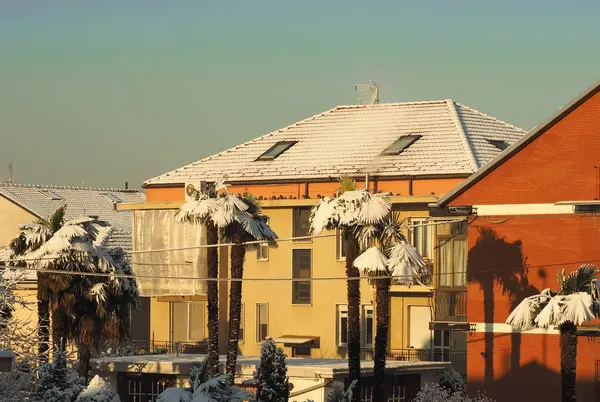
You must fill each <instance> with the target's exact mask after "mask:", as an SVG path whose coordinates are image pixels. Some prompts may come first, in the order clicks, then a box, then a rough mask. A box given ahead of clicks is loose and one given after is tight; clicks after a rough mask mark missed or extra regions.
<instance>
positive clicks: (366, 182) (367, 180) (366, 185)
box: [365, 173, 369, 193]
mask: <svg viewBox="0 0 600 402" xmlns="http://www.w3.org/2000/svg"><path fill="white" fill-rule="evenodd" d="M365 189H366V190H367V193H368V192H369V174H368V173H366V174H365Z"/></svg>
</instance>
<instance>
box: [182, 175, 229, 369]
mask: <svg viewBox="0 0 600 402" xmlns="http://www.w3.org/2000/svg"><path fill="white" fill-rule="evenodd" d="M224 188H225V187H224V181H223V180H219V181H217V182H215V183H209V184H207V186H206V189H205V190H201V189H197V191H196V193H195V194H194V196H193V197H191V198H190V200H189V201H187V202H186V203H185V204H183V206H182V207H181V209H180V210H179V211H177V215H176V218H177V220H178V221H179V222H192V223H197V224H201V225H204V226H205V227H206V244H207V245H213V246H214V245H216V244H218V242H219V229H218V228H217V225H216V224H215V223H214V222H213V219H212V217H213V214H215V213H216V211H217V207H218V206H219V205H220V203H219V200H218V196H219V191H222V190H224ZM206 267H207V277H208V278H210V279H213V280H210V281H208V284H207V288H208V292H207V310H208V366H207V370H208V374H209V375H210V376H215V375H217V374H219V283H218V282H217V279H218V277H219V252H218V250H217V247H209V248H208V249H207V251H206Z"/></svg>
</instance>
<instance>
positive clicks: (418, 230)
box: [411, 220, 434, 259]
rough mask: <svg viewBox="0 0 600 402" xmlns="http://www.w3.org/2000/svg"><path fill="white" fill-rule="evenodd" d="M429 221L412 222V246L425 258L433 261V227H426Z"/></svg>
mask: <svg viewBox="0 0 600 402" xmlns="http://www.w3.org/2000/svg"><path fill="white" fill-rule="evenodd" d="M427 223H428V221H426V220H422V221H419V220H415V221H411V224H413V225H414V226H413V227H412V244H413V246H414V247H415V248H416V249H417V251H418V252H419V254H421V256H422V257H423V258H429V259H433V258H432V257H433V228H434V227H433V226H426V224H427Z"/></svg>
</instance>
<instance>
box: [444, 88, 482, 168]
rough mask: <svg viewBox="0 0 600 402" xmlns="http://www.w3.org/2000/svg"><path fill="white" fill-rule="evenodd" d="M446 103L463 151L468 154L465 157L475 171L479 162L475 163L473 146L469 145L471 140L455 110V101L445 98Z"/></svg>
mask: <svg viewBox="0 0 600 402" xmlns="http://www.w3.org/2000/svg"><path fill="white" fill-rule="evenodd" d="M446 104H447V105H448V111H449V113H450V114H451V115H452V120H454V124H455V125H456V130H457V131H458V133H459V135H460V139H461V140H462V144H463V147H464V148H465V152H466V154H467V155H468V156H467V158H468V159H469V163H470V164H471V168H473V172H476V171H477V169H479V164H478V163H477V159H476V158H475V152H473V147H472V146H471V142H470V141H469V136H468V135H467V133H466V131H465V125H464V124H463V122H462V121H461V120H460V116H459V115H458V112H457V111H456V103H455V102H454V101H453V100H452V99H447V100H446Z"/></svg>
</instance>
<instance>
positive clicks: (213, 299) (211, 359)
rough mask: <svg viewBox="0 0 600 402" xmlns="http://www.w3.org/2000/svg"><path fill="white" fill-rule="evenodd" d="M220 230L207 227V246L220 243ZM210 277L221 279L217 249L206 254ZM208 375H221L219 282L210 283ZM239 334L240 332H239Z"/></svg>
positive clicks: (212, 226) (209, 250)
mask: <svg viewBox="0 0 600 402" xmlns="http://www.w3.org/2000/svg"><path fill="white" fill-rule="evenodd" d="M218 235H219V232H218V229H217V227H216V226H215V225H213V224H212V223H208V224H207V225H206V242H207V244H217V243H218ZM206 259H207V266H208V277H209V278H214V279H217V278H218V277H219V252H218V250H217V248H216V247H209V248H208V250H207V252H206ZM207 309H208V375H209V376H210V377H214V376H216V375H218V374H219V282H217V281H216V280H214V281H208V303H207ZM238 332H239V330H238Z"/></svg>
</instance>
